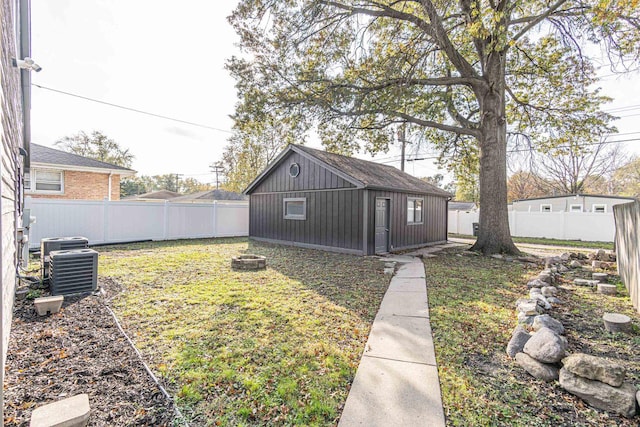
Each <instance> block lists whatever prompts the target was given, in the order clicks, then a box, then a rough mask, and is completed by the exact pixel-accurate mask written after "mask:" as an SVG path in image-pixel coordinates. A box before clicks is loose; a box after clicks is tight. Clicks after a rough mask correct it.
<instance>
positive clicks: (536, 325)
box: [532, 314, 564, 335]
mask: <svg viewBox="0 0 640 427" xmlns="http://www.w3.org/2000/svg"><path fill="white" fill-rule="evenodd" d="M532 326H533V330H534V331H538V330H540V329H541V328H549V329H551V330H552V331H553V332H555V333H556V334H558V335H562V334H564V326H563V325H562V322H560V321H559V320H557V319H554V318H553V317H551V316H549V315H548V314H541V315H539V316H536V317H535V318H534V319H533V324H532Z"/></svg>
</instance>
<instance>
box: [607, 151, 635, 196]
mask: <svg viewBox="0 0 640 427" xmlns="http://www.w3.org/2000/svg"><path fill="white" fill-rule="evenodd" d="M613 187H614V188H615V191H616V193H617V194H619V195H621V196H629V197H635V198H636V199H639V200H640V157H633V158H632V159H631V160H630V161H629V162H628V163H627V164H625V165H623V166H621V167H620V168H618V169H617V170H616V171H615V172H614V173H613Z"/></svg>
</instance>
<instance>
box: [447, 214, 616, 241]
mask: <svg viewBox="0 0 640 427" xmlns="http://www.w3.org/2000/svg"><path fill="white" fill-rule="evenodd" d="M479 217H480V214H479V213H478V212H465V211H449V224H448V231H449V233H455V234H466V235H472V234H473V225H472V224H473V223H474V222H479ZM509 229H510V230H511V235H512V236H516V237H544V238H547V239H564V240H584V241H596V242H613V238H614V235H615V224H614V219H613V214H611V213H592V212H516V211H510V212H509Z"/></svg>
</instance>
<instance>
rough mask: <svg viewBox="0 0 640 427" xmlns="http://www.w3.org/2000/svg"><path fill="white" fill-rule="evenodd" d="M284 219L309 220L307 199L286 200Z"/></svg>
mask: <svg viewBox="0 0 640 427" xmlns="http://www.w3.org/2000/svg"><path fill="white" fill-rule="evenodd" d="M284 219H297V220H305V219H307V198H306V197H298V198H295V199H284Z"/></svg>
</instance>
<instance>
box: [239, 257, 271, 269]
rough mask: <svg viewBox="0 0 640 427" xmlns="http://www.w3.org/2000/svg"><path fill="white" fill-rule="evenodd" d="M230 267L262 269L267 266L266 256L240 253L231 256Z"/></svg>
mask: <svg viewBox="0 0 640 427" xmlns="http://www.w3.org/2000/svg"><path fill="white" fill-rule="evenodd" d="M231 268H233V269H237V270H264V269H265V268H267V258H266V257H264V256H262V255H251V254H247V255H240V256H237V257H233V258H231Z"/></svg>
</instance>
